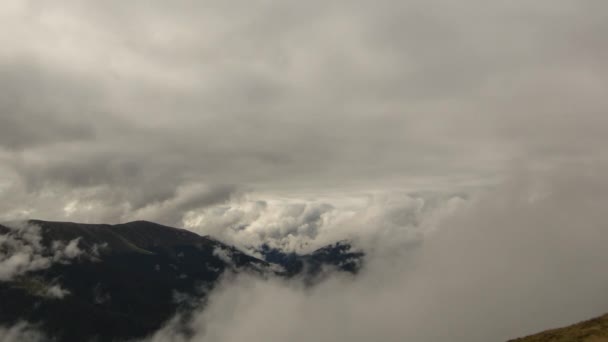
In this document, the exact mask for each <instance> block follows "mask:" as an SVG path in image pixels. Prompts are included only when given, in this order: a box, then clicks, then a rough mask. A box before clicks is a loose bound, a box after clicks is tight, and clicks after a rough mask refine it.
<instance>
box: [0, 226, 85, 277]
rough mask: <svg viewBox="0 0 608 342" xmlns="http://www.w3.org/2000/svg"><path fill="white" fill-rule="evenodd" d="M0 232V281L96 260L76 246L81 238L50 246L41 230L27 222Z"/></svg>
mask: <svg viewBox="0 0 608 342" xmlns="http://www.w3.org/2000/svg"><path fill="white" fill-rule="evenodd" d="M3 227H5V229H6V230H3V231H0V281H10V280H12V279H13V278H14V277H16V276H19V275H22V274H25V273H27V272H31V271H38V270H42V269H46V268H49V267H50V266H51V265H52V264H53V263H70V262H71V260H73V259H76V258H79V257H86V258H89V259H91V260H95V257H96V256H95V254H94V252H95V251H96V249H94V250H93V253H92V254H91V253H85V252H84V251H83V250H81V249H80V248H79V247H78V243H79V241H80V238H77V239H74V240H71V241H69V242H68V243H67V244H65V243H64V242H63V241H52V242H51V243H50V246H45V245H44V244H43V243H42V231H41V228H40V227H39V226H37V225H34V224H30V223H27V222H25V221H24V222H12V223H5V224H4V225H3Z"/></svg>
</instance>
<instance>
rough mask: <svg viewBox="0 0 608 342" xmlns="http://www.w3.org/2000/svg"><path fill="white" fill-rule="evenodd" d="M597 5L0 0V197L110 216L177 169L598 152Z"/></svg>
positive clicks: (340, 172) (383, 173) (324, 166)
mask: <svg viewBox="0 0 608 342" xmlns="http://www.w3.org/2000/svg"><path fill="white" fill-rule="evenodd" d="M605 11H606V4H604V3H599V2H590V1H582V2H577V3H574V2H572V1H568V0H559V1H548V0H542V1H537V2H534V3H533V4H532V3H529V2H524V1H516V2H514V3H509V4H488V3H487V2H483V1H479V0H467V1H465V2H462V3H460V4H459V5H458V6H455V5H454V4H453V3H452V2H450V1H446V0H441V1H438V2H435V3H433V4H429V3H428V2H424V1H418V0H408V1H394V0H382V1H379V2H375V3H374V5H373V6H372V5H370V4H369V3H367V2H365V1H348V2H346V1H329V2H327V1H323V2H321V1H312V2H306V3H301V2H296V1H285V2H281V3H272V4H270V3H266V2H263V1H250V2H247V3H244V2H228V3H226V2H222V1H210V2H205V3H200V4H199V3H194V2H191V1H179V3H176V4H173V3H172V4H171V5H168V4H166V3H163V2H160V1H152V2H147V3H146V4H145V6H142V3H141V2H133V3H130V4H124V2H120V1H105V2H104V3H103V4H96V3H92V2H86V3H81V2H76V1H67V2H65V3H63V4H62V5H57V4H38V3H37V4H34V3H28V4H26V5H22V4H20V2H19V1H7V2H5V3H3V5H2V7H1V8H0V20H2V22H3V23H4V25H5V26H6V27H7V29H6V30H4V32H3V33H1V34H0V42H1V43H0V73H1V74H2V75H3V76H4V77H2V80H3V81H2V82H1V84H0V86H1V87H2V89H3V90H4V91H3V94H4V96H1V98H0V146H2V147H1V148H0V169H2V173H1V174H2V176H0V199H2V201H1V202H3V204H2V205H0V212H1V213H2V215H3V216H11V217H13V218H14V217H23V216H27V217H29V216H36V217H38V218H43V219H44V218H46V219H66V218H68V217H71V218H74V219H76V218H78V219H79V220H80V221H87V222H91V221H110V220H113V222H114V221H121V220H124V219H126V218H128V217H130V216H132V214H136V213H138V211H140V210H141V209H142V208H146V207H162V206H160V205H159V203H163V202H165V201H171V200H172V198H174V196H175V194H176V193H177V192H178V191H181V190H180V189H182V188H184V187H190V186H193V185H195V186H197V185H201V186H209V187H215V186H223V185H225V184H234V185H236V186H238V187H243V188H247V189H254V190H257V191H263V192H267V193H270V194H272V195H273V196H272V197H275V196H276V195H277V194H279V193H285V192H289V194H288V195H290V196H294V197H295V196H296V195H298V194H302V193H307V194H317V195H320V194H321V193H323V192H330V191H337V192H340V191H364V190H371V191H380V190H383V191H387V190H395V189H414V190H427V189H430V190H445V189H446V188H450V189H453V188H456V187H462V186H470V185H471V184H476V185H479V184H485V183H487V182H491V181H493V180H495V178H497V177H502V176H504V172H505V165H509V163H511V162H512V160H517V159H520V160H521V159H524V160H530V161H532V162H533V163H535V164H537V165H540V167H552V166H557V165H562V164H567V163H572V162H590V161H594V160H598V159H603V160H605V159H606V154H605V151H604V150H603V149H601V148H598V146H603V145H606V136H607V135H606V134H605V127H606V125H607V124H608V122H607V119H606V115H604V114H603V113H604V112H605V109H606V107H607V106H608V104H607V103H606V98H605V96H604V95H603V94H604V93H605V91H603V90H604V88H605V86H604V82H603V80H604V79H605V78H606V77H605V76H606V74H607V68H606V66H607V65H606V63H605V60H607V58H604V57H605V56H606V54H607V51H608V50H607V48H606V44H605V43H604V39H603V36H604V35H603V33H604V32H605V31H606V21H605V20H603V19H604V18H603V17H602V15H601V14H602V13H604V12H605ZM16 37H19V39H18V38H16ZM440 188H441V189H440ZM74 202H77V203H81V204H82V205H79V206H75V207H74V209H75V210H74V211H71V214H70V215H68V213H66V212H65V211H64V210H63V209H64V208H65V207H66V206H67V205H68V204H70V203H74ZM87 208H92V209H91V210H88V209H87ZM147 213H149V212H147ZM141 215H143V213H141ZM154 215H156V214H154ZM154 215H151V216H154ZM171 215H177V216H180V215H182V213H180V210H179V209H176V211H175V212H173V213H171ZM180 219H181V218H179V219H172V221H174V222H179V221H180Z"/></svg>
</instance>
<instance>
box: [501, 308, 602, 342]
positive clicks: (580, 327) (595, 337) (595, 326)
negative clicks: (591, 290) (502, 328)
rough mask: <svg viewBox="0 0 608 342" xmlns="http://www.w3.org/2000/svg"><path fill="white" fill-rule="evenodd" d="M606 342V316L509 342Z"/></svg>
mask: <svg viewBox="0 0 608 342" xmlns="http://www.w3.org/2000/svg"><path fill="white" fill-rule="evenodd" d="M578 341H582V342H608V314H605V315H603V316H601V317H597V318H594V319H590V320H588V321H584V322H580V323H577V324H574V325H571V326H568V327H565V328H559V329H553V330H547V331H544V332H541V333H538V334H535V335H531V336H527V337H523V338H518V339H515V340H511V341H510V342H578Z"/></svg>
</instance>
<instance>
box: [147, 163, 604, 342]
mask: <svg viewBox="0 0 608 342" xmlns="http://www.w3.org/2000/svg"><path fill="white" fill-rule="evenodd" d="M601 170H604V169H602V168H597V169H587V170H580V169H579V170H562V171H557V172H551V173H527V172H525V173H521V174H519V175H517V176H515V178H513V179H511V180H509V181H507V182H505V183H504V184H502V185H501V186H500V187H497V188H495V189H493V190H491V191H487V192H486V193H484V194H481V195H479V197H476V198H474V199H472V200H471V202H469V204H467V205H465V206H461V207H460V209H459V210H457V211H456V212H452V213H449V214H447V215H446V216H444V217H443V218H442V219H441V220H440V222H439V225H438V226H437V229H436V230H434V231H433V232H432V233H430V234H428V235H426V236H425V237H424V240H423V241H422V243H419V244H415V245H401V248H400V249H392V252H391V253H374V254H371V255H370V256H369V259H367V261H366V267H365V268H364V269H363V271H362V273H360V274H359V275H358V276H357V277H356V278H348V277H340V276H335V277H330V278H329V279H328V280H326V281H325V282H323V283H321V284H319V285H318V286H316V287H314V288H306V289H304V288H302V287H301V285H300V284H298V283H296V282H285V281H281V280H277V279H267V280H261V279H259V278H254V277H251V276H242V277H239V278H237V279H236V280H234V279H232V280H227V281H225V282H224V283H223V284H221V285H220V286H218V288H217V289H216V290H215V291H214V292H212V294H211V296H210V297H209V301H208V304H207V305H206V306H205V307H204V309H203V308H201V310H200V312H199V313H198V314H196V315H195V316H194V317H193V318H192V320H191V321H190V322H189V323H188V325H187V328H189V329H191V331H193V332H194V335H193V336H192V337H187V336H185V335H183V334H180V333H179V331H180V328H179V326H176V325H175V322H174V323H173V324H169V325H168V326H167V327H166V328H165V329H163V330H162V331H160V332H158V333H157V335H156V336H155V337H154V338H152V341H206V340H213V341H217V342H227V341H241V340H243V339H247V340H248V341H254V342H255V341H286V340H290V341H310V340H314V341H370V340H381V341H403V340H412V341H421V342H424V341H444V340H450V341H467V342H471V341H480V342H481V341H489V340H497V341H500V340H507V339H509V338H514V337H517V336H522V335H525V334H528V333H532V332H535V331H538V330H543V329H546V328H549V327H553V326H559V325H565V324H568V323H571V322H574V321H577V320H580V319H583V318H586V317H592V316H594V315H597V314H600V313H602V312H603V311H605V310H606V307H608V302H607V301H606V296H605V293H606V292H605V291H606V289H607V288H608V276H607V275H606V273H605V272H603V270H604V268H605V265H606V262H608V253H607V252H606V248H605V246H606V243H607V242H608V240H607V236H608V235H607V234H606V229H605V224H604V221H605V220H604V214H603V213H604V209H603V206H604V205H603V204H604V203H605V202H606V200H608V186H607V183H606V182H605V179H603V177H602V174H603V173H602V171H601ZM388 219H390V215H389V218H388ZM371 234H374V233H371ZM392 234H395V232H392ZM384 241H390V239H385V240H384ZM389 246H390V245H389ZM564 308H567V310H564Z"/></svg>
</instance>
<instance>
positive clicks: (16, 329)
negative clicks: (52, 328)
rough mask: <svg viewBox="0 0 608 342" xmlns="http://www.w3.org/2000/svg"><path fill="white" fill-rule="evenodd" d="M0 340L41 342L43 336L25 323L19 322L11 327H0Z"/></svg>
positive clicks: (6, 341) (5, 341) (7, 341)
mask: <svg viewBox="0 0 608 342" xmlns="http://www.w3.org/2000/svg"><path fill="white" fill-rule="evenodd" d="M0 340H2V341H4V342H43V341H46V339H45V338H44V336H43V335H41V334H40V333H39V332H38V331H36V330H35V329H33V328H32V327H31V326H30V325H28V324H27V323H24V322H21V323H18V324H16V325H14V326H12V327H9V328H6V327H0Z"/></svg>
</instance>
